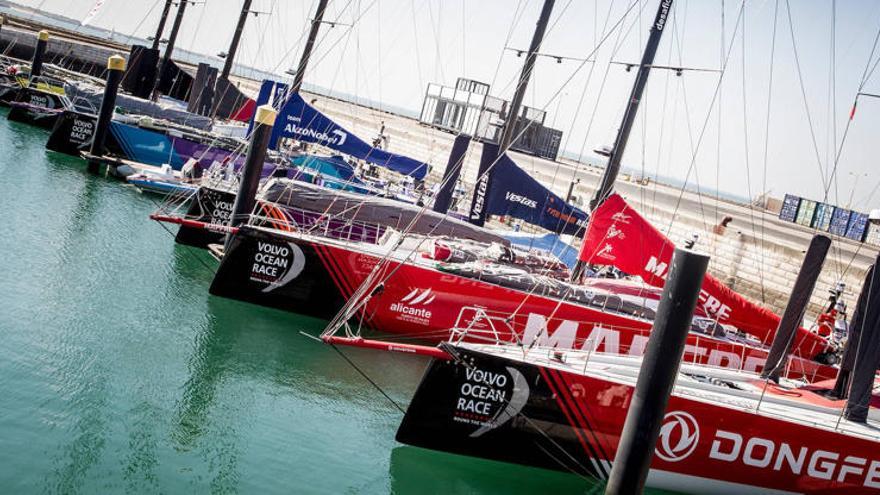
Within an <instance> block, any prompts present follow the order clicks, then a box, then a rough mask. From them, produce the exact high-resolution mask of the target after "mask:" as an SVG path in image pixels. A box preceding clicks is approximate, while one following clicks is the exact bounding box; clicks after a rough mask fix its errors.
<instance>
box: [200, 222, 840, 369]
mask: <svg viewBox="0 0 880 495" xmlns="http://www.w3.org/2000/svg"><path fill="white" fill-rule="evenodd" d="M232 239H233V241H232V243H231V244H230V246H229V247H228V249H227V250H226V252H225V254H224V257H223V259H222V261H221V263H220V266H219V268H218V270H217V273H216V274H215V277H214V281H213V283H212V285H211V293H212V294H214V295H217V296H222V297H228V298H231V299H238V300H243V301H247V302H251V303H254V304H260V305H263V306H269V307H274V308H278V309H283V310H286V311H293V312H304V313H305V314H309V315H310V316H316V317H320V318H325V319H331V318H333V316H335V315H336V313H337V312H338V311H339V310H340V309H342V306H343V304H344V303H345V301H346V300H348V299H349V298H351V297H352V296H353V295H354V293H355V291H356V290H357V289H358V288H359V287H360V286H361V285H362V284H364V282H365V281H366V280H367V279H368V277H370V274H371V273H372V272H373V270H374V268H375V267H376V265H378V264H379V263H380V262H382V256H381V253H376V252H375V251H374V252H368V251H367V250H360V249H358V248H357V247H356V246H357V244H356V243H344V242H333V241H330V240H327V239H321V238H319V237H311V236H297V235H289V236H279V235H277V234H275V233H274V232H273V231H266V230H261V229H253V228H241V229H240V230H239V232H238V233H236V234H235V235H233V236H232ZM266 253H284V254H285V256H284V257H283V258H284V259H283V260H272V261H273V262H275V263H276V266H281V265H283V267H284V269H283V270H278V271H277V272H276V273H275V274H274V276H273V277H269V278H266V277H263V276H262V274H261V273H255V271H259V270H264V271H265V269H264V268H265V267H264V266H263V265H264V264H265V260H266V256H265V254H266ZM273 255H274V254H273ZM297 266H303V267H305V268H303V269H302V270H303V273H305V272H306V271H307V272H308V274H309V276H308V277H306V278H300V276H299V275H297V274H293V273H292V272H290V271H288V270H289V269H292V268H291V267H297ZM382 270H383V273H385V274H391V275H390V278H388V277H386V278H387V280H385V279H383V278H381V277H380V278H379V279H376V280H374V281H372V282H371V286H370V287H369V289H368V290H369V292H370V293H371V294H372V295H371V296H370V298H369V300H368V301H367V302H366V304H365V305H364V306H363V308H361V317H362V318H361V320H362V321H363V322H364V324H365V325H367V326H368V327H371V328H373V329H376V330H380V331H382V332H387V333H391V334H396V335H399V336H400V337H405V338H418V339H421V340H424V341H429V342H440V341H444V340H447V339H448V338H449V337H450V334H451V331H452V329H454V328H459V329H461V328H468V332H467V335H466V338H467V339H469V340H471V341H477V342H479V341H481V340H483V341H485V340H486V339H488V340H490V341H493V342H494V341H503V342H520V343H524V344H526V345H531V344H537V345H541V346H549V347H557V348H562V349H569V348H575V349H586V350H591V351H597V352H606V353H612V354H629V355H641V354H642V353H643V352H644V349H645V346H646V345H647V341H648V335H649V333H650V330H651V325H652V323H651V322H650V321H648V320H644V319H640V318H633V317H629V316H627V315H623V314H619V313H611V312H608V311H605V310H604V309H603V308H602V307H592V306H587V305H583V304H576V303H571V302H563V301H560V300H558V299H554V298H550V297H545V296H542V295H540V294H535V293H531V294H530V293H528V292H524V291H522V290H516V289H511V288H506V287H502V286H500V285H497V284H492V283H487V282H484V281H481V280H478V279H476V278H471V277H465V276H460V275H456V274H453V273H448V272H443V271H440V270H438V269H434V268H430V267H427V266H425V265H423V264H414V263H399V262H397V261H393V260H391V261H389V262H388V264H387V266H386V267H384V268H383V269H382ZM380 282H381V283H380ZM317 285H320V287H321V290H316V289H315V287H316V286H317ZM270 287H271V288H270ZM334 288H335V289H334ZM288 294H289V296H288ZM328 294H333V297H332V298H331V300H332V301H334V302H333V303H332V304H330V303H328V301H327V300H325V298H327V297H329V296H328ZM318 308H320V310H318ZM687 344H688V345H687V347H686V351H685V361H686V362H692V363H695V364H708V365H712V366H719V367H725V368H731V369H745V370H747V371H760V370H761V369H762V367H763V364H764V362H765V360H766V357H767V352H766V351H765V350H763V349H761V348H758V347H754V346H749V345H745V344H742V343H737V342H732V341H729V340H724V339H718V338H713V337H709V336H706V335H703V334H698V333H695V332H691V334H690V335H689V337H688V343H687ZM787 375H788V376H789V377H794V378H798V377H805V378H807V379H808V380H810V381H815V380H821V379H830V378H834V376H836V369H834V368H832V367H830V366H826V365H822V364H819V363H817V362H815V361H812V360H808V359H799V358H793V359H792V360H791V364H790V366H789V369H788V371H787Z"/></svg>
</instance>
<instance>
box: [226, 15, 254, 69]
mask: <svg viewBox="0 0 880 495" xmlns="http://www.w3.org/2000/svg"><path fill="white" fill-rule="evenodd" d="M251 1H252V0H244V5H243V6H242V7H241V15H239V16H238V24H237V25H236V26H235V34H233V35H232V43H230V44H229V50H228V51H227V52H226V62H225V63H224V64H223V70H222V71H221V72H220V78H219V79H229V73H230V72H232V64H233V62H234V61H235V52H237V51H238V43H239V42H240V41H241V32H242V31H243V30H244V23H245V21H246V20H247V16H248V14H250V11H251Z"/></svg>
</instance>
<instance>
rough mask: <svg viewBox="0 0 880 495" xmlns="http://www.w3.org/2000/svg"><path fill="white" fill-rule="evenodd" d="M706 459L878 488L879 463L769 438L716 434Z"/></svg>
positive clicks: (728, 433)
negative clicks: (858, 483)
mask: <svg viewBox="0 0 880 495" xmlns="http://www.w3.org/2000/svg"><path fill="white" fill-rule="evenodd" d="M709 458H710V459H714V460H716V461H722V462H730V463H737V464H742V465H745V466H749V467H753V468H758V469H768V470H772V471H777V472H788V473H791V474H793V475H796V476H799V475H802V474H806V475H807V476H809V477H811V478H815V479H819V480H826V481H831V480H836V481H837V482H838V483H853V482H860V483H861V484H862V486H865V487H868V488H875V489H876V488H880V461H878V460H871V459H866V458H864V457H857V456H853V455H846V454H842V453H840V452H834V451H830V450H822V449H811V448H809V447H806V446H796V445H791V444H789V443H786V442H776V441H773V440H770V439H769V438H760V437H750V438H746V437H743V435H740V434H739V433H735V432H732V431H725V430H717V431H716V432H715V438H714V439H713V440H712V447H711V449H710V451H709ZM869 461H870V463H869Z"/></svg>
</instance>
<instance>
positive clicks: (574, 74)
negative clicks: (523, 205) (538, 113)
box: [477, 0, 640, 182]
mask: <svg viewBox="0 0 880 495" xmlns="http://www.w3.org/2000/svg"><path fill="white" fill-rule="evenodd" d="M639 3H640V0H634V1H633V3H632V4H631V5H630V6H629V8H628V9H627V10H626V12H624V13H623V15H622V16H621V17H620V19H618V21H617V22H616V23H615V24H614V26H613V27H612V29H611V31H609V32H608V33H607V34H606V36H604V37H603V38H602V39H601V40H600V41H599V45H597V46H596V47H594V48H593V51H592V52H591V53H590V54H589V55H588V56H587V57H585V58H584V60H583V61H582V62H581V63H580V65H578V67H576V68H575V70H574V71H573V72H572V73H571V74H570V75H569V76H568V77H567V78H566V79H565V80H564V81H563V83H562V85H561V86H560V87H559V88H558V89H557V90H556V92H555V93H553V94H552V95H551V97H550V99H549V100H548V101H547V103H546V104H545V105H544V107H542V108H540V109H539V110H546V108H547V106H549V105H550V104H552V103H553V101H554V100H555V99H556V98H558V97H559V95H560V94H561V93H562V90H563V89H565V88H566V87H567V86H568V84H569V83H570V82H571V81H572V79H574V77H575V76H576V75H577V74H578V73H579V72H580V70H581V69H583V67H584V66H585V65H586V64H587V63H588V62H589V60H590V59H591V58H592V57H593V55H595V53H596V52H597V51H598V50H599V48H601V46H602V45H604V43H605V41H607V40H608V38H609V37H610V36H611V34H612V33H613V32H614V31H616V30H617V28H618V27H619V26H620V25H621V24H622V23H623V22H624V20H625V19H626V17H627V15H628V14H629V13H630V12H631V11H632V9H633V8H634V7H635V6H636V5H638V4H639ZM554 26H555V23H554V24H553V25H552V26H550V28H549V29H548V32H551V31H552V28H553V27H554ZM530 127H531V122H529V123H527V124H526V125H525V126H523V128H522V129H521V130H520V132H519V133H518V134H517V135H516V136H514V138H513V139H512V140H511V143H515V142H516V141H517V140H518V139H519V138H520V137H521V136H523V135H524V134H525V133H526V132H527V131H528V130H529V129H530ZM509 150H510V145H508V146H507V148H505V149H502V150H499V152H498V158H496V159H495V161H493V162H492V163H491V164H490V165H489V167H487V168H486V171H485V172H484V173H483V174H482V175H480V176H479V177H477V182H479V181H480V180H481V179H482V178H483V176H486V175H488V174H490V173H491V171H492V169H493V168H494V167H495V165H496V164H497V163H498V162H499V161H500V160H501V158H502V157H503V156H504V154H505V153H507V152H508V151H509Z"/></svg>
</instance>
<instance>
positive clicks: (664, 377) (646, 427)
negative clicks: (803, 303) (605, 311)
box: [605, 248, 709, 495]
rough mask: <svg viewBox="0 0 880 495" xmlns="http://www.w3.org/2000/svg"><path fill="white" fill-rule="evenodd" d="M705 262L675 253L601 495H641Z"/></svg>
mask: <svg viewBox="0 0 880 495" xmlns="http://www.w3.org/2000/svg"><path fill="white" fill-rule="evenodd" d="M708 266H709V257H708V256H705V255H702V254H697V253H694V252H692V251H688V250H685V249H678V248H676V250H675V253H674V254H673V257H672V267H671V269H670V271H669V277H668V278H667V279H666V285H664V286H663V294H662V296H661V297H660V306H659V307H658V308H657V317H656V319H655V320H654V326H653V328H652V329H651V336H650V338H649V339H648V346H647V349H646V351H645V357H644V358H643V360H642V367H641V369H640V371H639V378H638V381H637V382H636V387H635V390H634V391H633V395H632V399H631V401H630V407H629V411H628V412H627V415H626V422H624V424H623V432H622V433H621V435H620V443H619V444H618V445H617V454H616V455H615V457H614V465H613V466H612V468H611V474H610V476H609V477H608V485H607V486H606V487H605V493H606V494H613V495H631V494H637V493H642V490H643V489H644V487H645V480H646V479H647V478H648V470H649V469H650V466H651V459H653V457H654V447H655V444H656V443H657V435H658V434H659V433H660V427H661V426H662V425H663V416H664V414H665V412H666V404H667V403H668V402H669V396H670V394H671V393H672V387H673V385H675V377H676V376H677V375H678V368H679V365H680V364H681V358H682V356H683V355H684V346H685V342H686V341H687V335H688V331H690V328H691V319H692V317H693V315H694V309H695V308H696V307H697V298H698V296H699V295H700V288H701V287H702V285H703V277H704V276H705V274H706V267H708Z"/></svg>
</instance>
